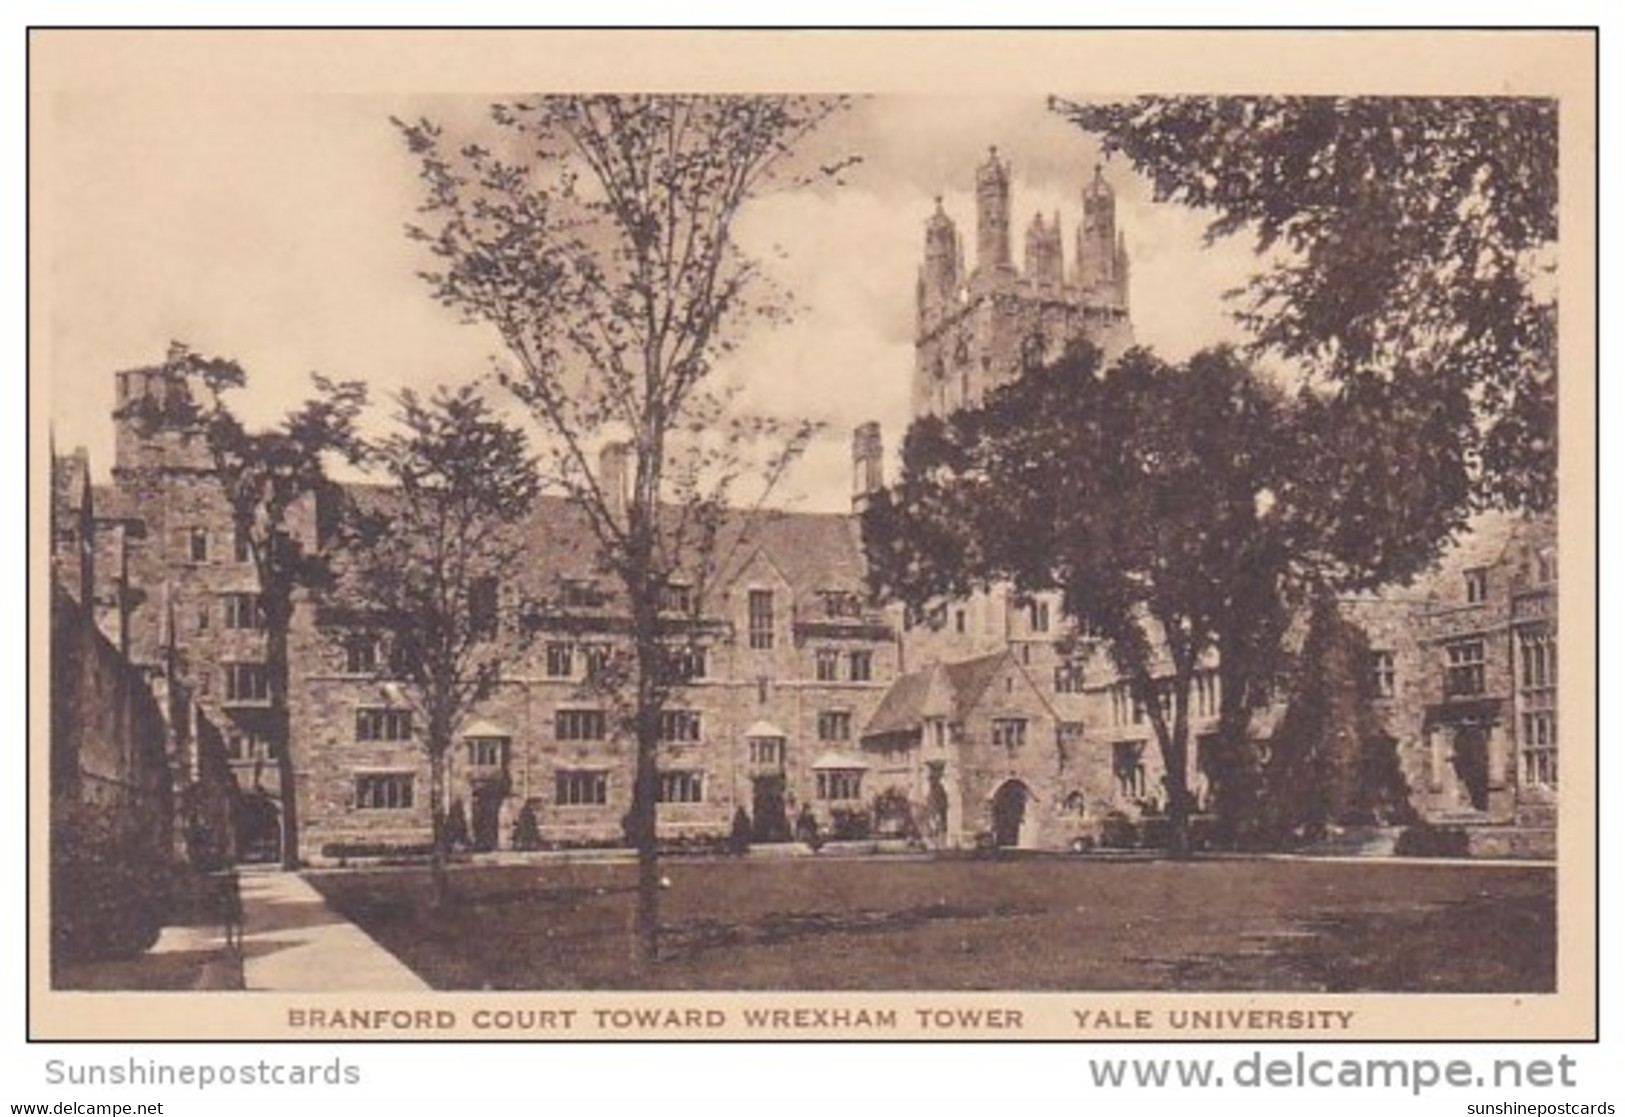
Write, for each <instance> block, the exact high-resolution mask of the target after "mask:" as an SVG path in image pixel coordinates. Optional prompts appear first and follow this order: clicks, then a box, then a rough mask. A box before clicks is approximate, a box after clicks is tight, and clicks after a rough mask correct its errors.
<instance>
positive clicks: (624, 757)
mask: <svg viewBox="0 0 1625 1117" xmlns="http://www.w3.org/2000/svg"><path fill="white" fill-rule="evenodd" d="M117 376H118V410H117V411H116V412H115V415H114V421H115V426H116V432H117V437H116V456H115V461H114V463H113V468H112V482H111V484H110V485H108V486H99V487H97V491H96V494H95V500H96V502H97V507H98V510H99V511H98V521H99V522H103V521H104V522H105V525H106V528H107V532H106V533H103V534H101V535H99V536H98V537H97V539H96V540H95V541H94V542H93V543H92V544H91V546H93V547H95V548H105V547H113V546H115V545H116V547H117V558H116V561H113V562H111V563H104V564H102V565H100V566H93V565H92V564H84V563H81V559H80V552H81V550H82V548H81V545H80V542H79V541H78V540H77V539H76V538H70V537H69V535H70V534H71V533H66V532H64V533H62V534H61V535H60V537H59V538H57V539H56V540H55V546H54V553H55V557H56V559H57V561H58V563H59V565H60V566H61V567H62V570H63V574H64V576H65V577H78V576H79V571H80V570H81V569H84V570H85V571H86V572H87V573H86V585H87V589H86V590H85V592H86V593H87V595H88V598H89V599H90V600H92V601H93V602H95V603H96V606H97V610H98V615H99V618H100V619H101V621H102V623H103V625H104V627H106V628H107V629H108V630H109V631H110V633H111V635H112V638H113V639H115V640H116V641H117V642H118V644H119V646H120V647H121V648H122V649H123V653H124V654H125V656H126V657H127V658H128V660H129V661H130V662H132V663H133V664H134V665H135V666H136V667H137V668H138V669H140V670H144V671H147V672H149V673H150V674H152V675H154V676H160V675H161V676H164V677H166V678H172V679H173V680H175V682H176V684H177V685H183V686H185V687H186V688H187V690H188V692H189V694H190V695H191V696H192V697H193V698H195V701H196V704H197V706H198V708H199V709H200V711H201V713H202V715H203V718H204V719H205V721H206V722H208V723H210V724H218V725H219V726H220V727H221V732H220V739H221V741H222V744H223V749H224V752H225V753H226V755H227V757H228V758H229V764H230V767H231V770H232V772H233V773H234V775H235V782H236V783H237V785H238V786H239V788H240V791H241V796H240V801H239V803H238V804H237V817H238V824H239V831H240V832H239V834H238V835H237V839H238V845H239V847H240V849H241V851H243V852H244V853H249V854H256V853H257V854H258V855H259V856H263V857H266V858H271V857H274V856H275V855H276V854H277V851H278V848H279V842H280V811H281V806H280V800H281V789H280V787H279V785H278V777H277V764H276V757H275V756H274V755H273V753H272V748H273V745H272V740H273V736H272V734H271V733H270V732H269V731H268V718H269V715H270V712H271V711H270V694H269V688H268V686H267V675H266V665H265V630H264V618H263V616H262V615H261V613H260V610H259V607H258V600H257V588H256V575H255V571H254V566H253V563H252V561H251V556H250V555H249V553H248V551H247V549H246V547H244V546H243V545H242V544H241V542H240V541H239V540H238V539H237V537H236V531H235V529H234V526H233V521H232V517H231V515H230V512H229V509H228V506H227V503H226V501H225V499H224V496H223V494H222V492H221V490H220V487H219V481H218V478H217V477H216V475H215V474H214V472H213V466H212V463H211V461H210V460H209V458H208V456H207V452H206V447H205V445H204V443H203V440H202V437H201V435H200V434H195V433H193V434H188V433H187V432H178V431H154V430H151V429H150V426H149V425H146V424H142V423H140V422H139V421H138V419H137V412H138V410H139V408H140V407H141V406H142V405H143V401H146V402H147V403H148V404H150V403H152V402H154V401H156V402H157V403H158V404H159V405H160V406H162V405H163V402H164V401H165V400H166V399H168V398H169V397H170V396H172V395H174V394H175V393H180V392H184V391H185V390H186V387H185V384H184V382H183V381H182V380H181V379H180V377H179V375H178V374H176V373H174V372H172V371H171V370H168V369H166V368H164V367H162V366H156V367H152V368H144V369H133V370H129V371H125V372H120V373H118V374H117ZM872 433H873V435H874V437H876V438H878V431H874V432H872ZM864 453H866V454H868V455H869V457H868V459H867V460H870V461H872V462H874V463H875V465H876V467H877V468H878V461H879V447H878V444H876V445H875V446H873V447H865V448H864ZM603 469H604V475H605V477H606V479H608V480H607V481H606V483H607V484H609V485H610V486H611V487H613V486H614V484H615V482H614V481H613V478H614V477H615V476H617V473H616V471H617V470H621V471H623V472H624V461H621V460H620V459H619V458H618V456H617V451H616V449H615V448H613V447H612V448H609V449H608V450H606V453H605V456H604V461H603ZM61 472H63V473H64V476H67V475H68V474H71V475H72V476H75V477H79V478H80V479H81V482H84V481H87V480H88V463H86V462H84V460H83V458H82V457H69V458H66V459H62V469H61ZM879 481H880V478H879V475H878V473H875V474H873V475H872V476H868V477H866V479H865V480H864V481H863V484H864V485H866V486H867V488H868V489H869V490H871V491H872V489H873V488H875V487H877V486H878V484H879ZM62 487H63V488H64V490H65V491H66V490H68V489H71V488H72V485H71V484H70V483H69V482H68V481H66V480H64V481H63V483H62ZM86 491H87V493H88V492H89V490H88V488H87V490H86ZM859 495H860V496H861V492H860V494H859ZM377 499H387V493H384V494H381V492H380V490H377V489H375V488H371V487H368V486H337V485H335V486H331V487H330V488H329V489H328V490H327V491H325V492H324V493H323V494H321V496H320V498H319V499H317V498H313V499H310V500H308V501H306V502H304V503H303V504H302V505H301V506H299V507H298V508H296V509H295V510H294V514H293V516H292V522H291V528H292V530H293V532H294V534H296V535H297V536H298V537H299V538H300V539H301V540H302V541H304V542H306V543H307V544H308V545H311V546H315V547H320V546H322V545H323V543H324V537H325V536H326V534H327V532H328V531H329V530H330V529H331V527H332V525H333V524H334V523H335V522H336V517H337V516H338V515H339V514H340V512H341V510H342V506H343V505H344V503H346V502H350V501H367V500H377ZM103 509H109V510H114V511H113V512H112V513H111V514H109V515H108V516H106V517H104V516H103V514H102V511H101V510H103ZM525 531H526V533H527V540H526V548H525V553H526V554H527V556H528V559H529V561H528V562H527V564H526V565H525V567H524V568H523V569H520V570H516V571H514V573H513V576H512V578H511V579H508V580H505V581H504V583H503V584H501V585H495V586H492V587H490V592H491V600H492V604H493V609H494V611H495V612H496V613H498V614H499V615H500V616H501V618H502V620H501V626H502V638H503V639H505V640H508V641H509V642H510V643H511V645H512V651H513V657H512V659H511V661H510V662H509V663H505V666H504V671H503V676H502V679H501V682H500V684H499V686H498V689H497V692H496V694H495V695H493V696H492V698H491V699H490V700H489V701H488V702H487V703H486V704H485V705H484V707H483V708H482V709H481V710H480V711H479V714H478V716H477V717H475V718H473V719H471V720H470V722H469V724H468V725H465V726H462V727H460V730H459V733H458V740H457V747H456V749H455V752H454V754H453V756H452V760H451V784H450V788H449V799H451V800H456V801H458V803H459V804H460V809H461V810H462V811H463V812H464V813H465V815H466V817H467V818H468V820H469V825H470V830H471V839H472V841H473V843H474V844H475V845H478V846H482V847H487V848H489V847H495V846H498V845H503V846H505V845H507V844H509V842H510V841H511V838H512V835H513V832H514V825H515V823H516V822H517V821H518V817H519V815H520V813H521V811H523V810H524V808H525V807H527V806H528V807H529V808H530V812H529V813H530V814H531V815H532V816H533V817H534V818H535V820H536V822H537V824H538V829H539V833H540V836H541V840H542V841H543V842H545V843H548V844H561V845H562V844H577V843H579V844H587V843H592V844H599V843H606V842H614V841H617V840H619V839H620V837H621V835H622V833H623V831H622V819H623V818H624V816H625V814H626V812H627V810H628V808H629V807H630V803H631V783H632V771H633V759H634V751H635V750H634V747H633V745H632V743H631V741H630V740H629V739H628V735H627V734H626V733H624V732H622V731H621V730H620V728H619V724H620V722H619V716H618V715H619V714H620V713H621V711H618V710H617V709H616V707H615V704H614V695H613V694H612V693H610V692H608V691H606V689H605V688H604V687H602V686H600V685H598V679H599V677H600V675H601V673H602V672H603V670H604V668H605V666H606V664H608V663H610V662H611V661H612V660H613V659H614V658H615V656H616V655H617V653H618V652H621V651H624V649H625V647H626V644H627V636H626V633H627V631H628V625H627V621H626V615H627V611H626V609H625V608H624V604H623V602H622V600H621V597H620V594H619V591H618V590H617V588H616V586H615V584H614V582H613V579H612V578H610V577H609V576H607V575H606V574H605V573H604V571H603V569H602V567H601V564H600V563H599V561H598V556H597V550H596V545H595V543H594V540H593V538H592V535H591V531H590V528H589V525H588V522H587V520H586V518H585V515H584V514H583V512H582V511H581V510H580V509H579V508H577V507H575V506H573V505H571V504H570V503H569V502H567V501H564V500H562V499H559V498H543V499H542V500H541V501H540V502H539V503H538V506H537V507H536V509H535V511H534V513H533V515H532V517H531V518H530V520H529V521H528V523H527V525H526V526H525ZM708 557H709V560H710V563H711V568H712V574H711V576H710V577H709V578H706V579H701V578H699V577H698V575H697V574H696V577H695V578H694V579H692V580H691V581H688V582H674V584H673V585H672V586H671V587H669V591H668V592H669V596H670V600H669V605H670V608H669V610H668V615H669V621H670V624H671V626H672V633H673V639H674V645H681V648H682V653H681V654H682V656H683V658H684V660H685V665H686V671H687V676H688V678H687V682H686V683H685V684H684V686H683V687H682V689H681V691H680V692H679V693H678V694H677V695H676V696H675V697H674V698H673V700H672V701H671V702H670V703H669V705H668V709H667V711H666V713H665V715H664V717H663V719H662V730H663V732H664V733H665V736H666V748H665V750H664V755H663V757H662V769H663V770H662V774H661V785H660V786H661V800H662V805H661V818H660V822H661V831H662V833H663V834H664V835H666V836H668V837H672V838H679V837H681V836H683V835H685V834H706V835H715V834H722V833H726V832H728V829H729V827H730V826H731V824H732V821H733V817H734V813H735V811H736V810H738V809H740V808H743V809H744V810H745V812H746V813H747V814H748V815H749V816H750V817H751V819H752V821H753V825H754V826H755V827H756V829H757V832H758V834H759V835H760V836H761V837H763V838H772V837H781V836H785V835H787V834H788V831H789V825H790V822H791V820H792V819H794V818H795V817H796V815H797V814H798V813H799V812H800V810H801V808H802V807H803V806H806V807H807V808H809V809H810V810H811V811H812V812H813V814H814V816H815V817H817V818H820V819H821V820H822V821H823V822H824V823H825V824H828V822H829V821H830V820H831V817H832V815H833V813H834V812H835V811H836V810H837V809H861V808H865V807H866V804H867V800H868V797H869V795H870V788H869V786H868V783H867V781H866V778H865V771H866V767H867V762H866V761H865V760H864V759H863V757H862V755H861V752H860V749H859V742H858V735H859V732H860V731H861V729H862V727H863V726H864V725H865V724H866V723H867V722H868V719H869V717H870V716H871V714H872V713H873V711H874V708H875V707H876V705H877V704H878V703H879V701H880V698H881V696H882V694H883V692H884V690H885V688H886V687H887V686H888V685H889V684H890V683H891V682H892V680H893V679H895V678H896V676H897V674H898V669H899V652H898V647H897V641H896V638H895V631H894V628H893V626H892V623H891V620H890V618H889V616H888V615H887V614H886V612H885V611H884V610H882V609H880V608H878V607H876V606H873V605H872V604H871V603H870V602H869V599H868V590H867V586H866V584H865V580H864V565H863V558H862V548H861V541H860V539H859V535H858V524H857V521H856V519H855V518H854V517H851V516H848V515H842V514H834V515H826V514H808V513H794V512H778V511H772V510H766V511H760V512H756V513H748V514H747V513H744V512H740V513H737V514H735V515H733V516H732V517H731V518H730V519H729V521H728V522H727V523H726V524H725V525H724V527H723V530H722V531H721V532H720V536H719V542H718V544H717V546H716V548H715V550H714V552H713V553H712V554H711V555H710V556H708ZM702 582H703V599H702ZM289 658H290V679H289V689H290V693H289V711H288V716H289V737H290V745H291V749H292V752H293V760H294V770H295V779H296V786H297V794H298V797H299V798H298V802H299V806H300V810H301V814H300V819H301V830H302V847H303V848H302V852H303V853H304V854H305V855H306V856H321V854H322V851H323V849H324V848H326V849H331V850H336V851H343V850H344V849H346V848H358V847H364V846H373V847H380V846H382V847H387V846H392V845H395V846H399V845H409V844H421V843H422V842H423V841H425V840H426V839H427V837H428V835H429V833H430V819H429V813H428V812H429V807H428V795H427V785H428V761H427V758H426V754H425V750H424V748H423V745H422V739H421V730H422V726H421V724H415V722H416V721H417V720H418V719H416V718H415V717H414V713H413V710H412V701H411V698H412V696H411V695H410V694H409V693H408V692H407V691H406V690H405V689H404V687H403V685H402V684H401V683H399V682H398V681H394V680H392V679H391V678H390V672H389V664H388V649H387V647H385V646H383V645H382V643H381V642H380V641H379V640H378V639H377V637H376V634H374V633H370V632H369V631H368V630H367V628H366V626H365V624H364V623H361V622H360V621H358V619H357V618H356V617H354V616H347V615H346V614H345V613H344V612H343V611H342V610H341V609H338V608H336V607H335V606H334V605H333V604H332V603H331V602H326V601H318V600H313V599H309V598H303V599H301V600H299V601H298V603H297V607H296V611H295V617H294V624H293V629H292V631H291V632H290V638H289Z"/></svg>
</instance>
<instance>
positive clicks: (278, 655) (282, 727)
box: [262, 595, 301, 871]
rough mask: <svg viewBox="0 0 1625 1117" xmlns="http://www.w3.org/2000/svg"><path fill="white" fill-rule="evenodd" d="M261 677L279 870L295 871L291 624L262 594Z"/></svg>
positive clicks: (287, 611)
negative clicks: (278, 810) (276, 801)
mask: <svg viewBox="0 0 1625 1117" xmlns="http://www.w3.org/2000/svg"><path fill="white" fill-rule="evenodd" d="M266 597H267V600H266V601H265V603H264V605H263V606H262V608H263V609H264V612H265V675H266V686H267V688H268V690H269V692H270V695H269V697H270V699H271V711H270V713H271V742H272V746H273V747H274V748H275V749H276V772H277V784H278V789H279V794H280V796H281V799H282V867H283V868H284V869H287V870H290V871H292V870H295V869H298V868H299V867H300V864H301V862H300V858H299V789H298V787H297V786H295V783H294V764H293V719H292V718H291V717H290V716H289V712H288V628H289V626H290V625H291V624H292V623H293V604H292V602H291V601H289V600H283V601H280V602H274V603H273V602H272V601H270V600H269V595H266Z"/></svg>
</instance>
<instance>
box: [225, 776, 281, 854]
mask: <svg viewBox="0 0 1625 1117" xmlns="http://www.w3.org/2000/svg"><path fill="white" fill-rule="evenodd" d="M234 821H235V824H236V825H235V829H236V831H237V833H236V838H237V860H238V861H246V862H256V863H258V862H275V861H280V860H281V859H282V810H281V808H280V807H279V806H278V804H277V802H276V800H274V799H272V798H271V797H270V796H269V795H266V794H264V793H263V792H258V791H253V792H248V793H247V794H245V795H243V796H242V797H241V798H240V799H239V800H238V802H237V811H236V817H235V820H234Z"/></svg>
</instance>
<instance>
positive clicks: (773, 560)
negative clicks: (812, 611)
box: [343, 484, 867, 615]
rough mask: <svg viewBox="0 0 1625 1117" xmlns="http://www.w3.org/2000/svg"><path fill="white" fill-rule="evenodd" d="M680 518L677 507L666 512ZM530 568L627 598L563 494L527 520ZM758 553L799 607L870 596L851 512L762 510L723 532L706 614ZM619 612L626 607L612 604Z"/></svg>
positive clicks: (361, 492)
mask: <svg viewBox="0 0 1625 1117" xmlns="http://www.w3.org/2000/svg"><path fill="white" fill-rule="evenodd" d="M343 492H344V495H345V497H346V499H349V500H351V501H353V502H355V503H356V504H358V505H360V506H361V507H363V508H368V507H372V508H377V507H382V506H385V505H387V503H388V501H389V500H390V497H391V494H392V492H393V490H392V489H390V488H389V487H387V486H382V485H376V484H346V485H344V486H343ZM666 514H667V515H668V516H670V517H673V520H672V524H673V527H674V528H675V517H676V516H677V514H678V513H677V512H676V510H675V509H667V510H666ZM520 531H521V532H522V534H523V537H524V548H523V549H524V556H525V557H524V565H523V568H522V569H520V570H518V571H516V578H517V580H518V581H520V582H521V583H522V584H523V585H524V588H525V589H526V590H528V591H529V592H530V593H532V594H536V595H541V596H549V595H551V593H552V591H554V590H556V589H557V588H558V587H559V586H560V585H562V584H563V583H565V582H569V581H594V582H596V583H597V584H598V586H599V588H600V589H602V590H603V591H605V592H606V593H607V594H608V595H609V596H610V597H611V598H612V599H618V598H619V597H620V593H619V589H618V583H617V581H616V579H615V578H614V577H613V576H611V575H609V574H608V573H607V572H606V571H604V570H603V569H602V568H601V564H600V562H599V547H598V539H597V536H596V535H595V534H594V532H593V529H592V523H591V520H590V519H589V518H588V516H587V513H586V512H585V511H584V510H583V509H582V508H581V507H580V505H578V504H576V503H575V502H574V501H572V500H569V499H568V498H565V497H561V496H542V497H539V498H537V501H536V505H535V508H534V510H533V511H532V513H531V515H530V517H529V518H528V519H527V520H526V521H525V522H524V524H522V525H521V527H520ZM757 556H761V557H762V558H763V559H764V560H765V561H766V562H768V563H770V564H771V565H772V566H773V567H774V568H775V569H777V570H778V571H779V573H780V574H781V575H782V576H783V577H784V579H785V581H786V582H787V583H788V584H789V586H790V588H791V591H792V594H793V596H794V600H795V603H796V604H798V605H799V604H801V603H803V602H810V601H811V599H813V598H814V597H816V595H817V594H818V593H819V592H820V591H823V590H844V591H850V592H855V593H866V592H867V585H866V582H865V566H864V560H863V547H862V541H861V538H860V536H859V530H858V525H857V521H856V520H855V519H854V518H853V517H851V516H848V515H842V514H839V513H824V512H791V511H781V510H777V509H762V510H758V511H753V512H746V511H731V512H729V513H727V515H726V516H725V517H724V521H723V524H722V526H721V529H720V531H719V532H718V535H717V541H716V546H715V550H714V552H713V556H712V561H713V562H714V563H715V564H716V567H717V574H716V576H715V578H714V580H713V586H714V587H715V591H716V592H714V593H713V594H712V595H711V596H712V598H713V600H712V601H710V602H709V603H708V606H707V609H706V612H707V613H709V614H712V615H715V614H716V613H718V612H719V611H720V609H719V602H718V601H716V600H715V598H716V596H717V593H720V592H725V591H726V590H727V588H728V587H729V586H730V585H731V584H732V583H733V582H734V581H735V580H736V579H737V578H738V577H739V576H740V575H741V574H742V573H743V572H744V570H745V569H746V568H747V567H748V566H749V564H750V563H751V562H752V561H754V560H755V559H756V558H757ZM606 609H607V610H609V611H615V612H619V611H621V607H619V606H614V605H611V606H606Z"/></svg>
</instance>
